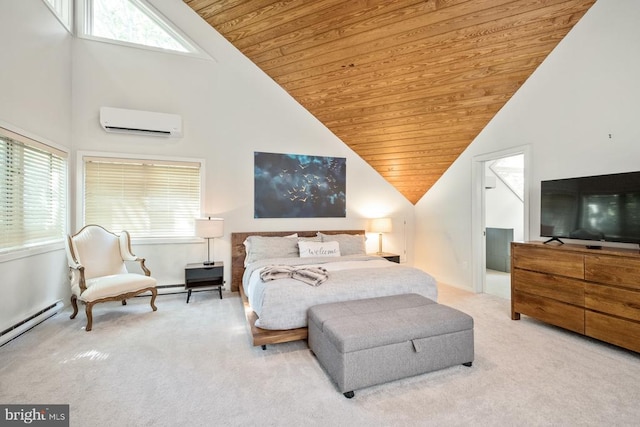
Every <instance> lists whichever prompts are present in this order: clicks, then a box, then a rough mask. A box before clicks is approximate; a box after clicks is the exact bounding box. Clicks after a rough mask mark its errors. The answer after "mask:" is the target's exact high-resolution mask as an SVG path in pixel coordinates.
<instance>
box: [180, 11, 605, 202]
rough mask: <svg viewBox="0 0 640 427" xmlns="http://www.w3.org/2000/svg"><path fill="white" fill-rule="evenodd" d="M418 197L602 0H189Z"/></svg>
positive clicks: (309, 107) (343, 137)
mask: <svg viewBox="0 0 640 427" xmlns="http://www.w3.org/2000/svg"><path fill="white" fill-rule="evenodd" d="M184 2H185V3H186V4H188V5H189V6H190V7H191V8H192V9H193V10H194V11H196V12H197V13H198V14H199V15H200V16H201V17H202V18H203V19H204V20H205V21H207V22H208V23H209V24H210V25H211V26H212V27H213V28H215V29H216V30H217V31H218V32H219V33H220V34H222V35H223V36H224V37H225V38H226V39H227V40H229V41H230V42H231V43H232V44H233V45H234V46H236V47H237V48H238V49H239V50H240V51H241V52H242V53H244V54H245V55H246V56H247V57H248V58H249V59H251V60H252V61H253V62H254V63H255V64H256V65H257V66H258V67H260V68H261V69H262V70H263V71H264V72H265V73H267V74H268V75H269V76H270V77H271V78H273V79H274V80H275V81H276V82H277V83H278V84H280V86H282V87H283V88H284V89H285V90H286V91H287V92H288V93H289V94H291V96H292V97H293V98H295V99H296V100H297V101H298V102H299V103H300V104H301V105H302V106H303V107H305V108H306V109H307V110H308V111H310V112H311V113H312V114H313V115H314V116H315V117H316V118H318V120H320V121H321V122H322V123H323V124H324V125H325V126H327V127H328V128H329V129H330V130H331V131H332V132H333V133H334V134H335V135H337V136H338V137H339V138H340V139H341V140H342V141H343V142H344V143H345V144H347V145H348V146H349V147H351V149H353V151H355V152H356V153H357V154H358V155H359V156H360V157H362V158H363V159H364V160H365V161H366V162H368V163H369V164H370V165H371V166H372V167H373V168H374V169H375V170H377V171H378V172H379V173H380V174H381V175H382V176H383V177H384V178H385V179H386V180H387V181H388V182H389V183H391V184H392V185H393V186H394V187H395V188H396V189H397V190H398V191H399V192H400V193H402V194H403V195H404V196H405V197H406V198H407V199H408V200H409V201H410V202H412V203H414V204H415V203H417V202H418V200H419V199H420V198H421V197H422V196H423V195H424V194H425V193H426V192H427V191H428V190H429V188H431V186H433V184H434V183H435V182H436V181H437V180H438V179H439V178H440V176H442V174H443V173H444V172H445V171H446V170H447V168H448V167H449V166H450V165H451V164H452V163H453V161H454V160H455V159H456V158H457V157H458V156H459V155H460V154H461V153H462V151H464V149H465V148H466V147H467V146H468V145H469V144H470V143H471V142H472V141H473V139H474V138H475V137H476V136H477V135H478V133H479V132H480V131H481V130H482V129H483V128H484V127H485V126H486V125H487V123H488V122H489V120H491V118H492V117H493V116H494V115H495V114H496V113H497V112H498V110H499V109H500V108H501V107H502V106H503V105H504V104H505V103H506V102H507V101H508V100H509V98H511V96H512V95H513V94H514V93H515V92H516V91H517V90H518V88H520V86H522V84H523V83H524V82H525V80H526V79H527V78H528V77H529V76H530V75H531V73H532V72H533V71H534V70H535V69H536V68H537V67H538V65H540V63H541V62H542V61H543V60H544V59H545V57H546V56H547V55H548V54H549V53H550V52H551V50H552V49H553V48H554V47H555V46H556V45H557V44H558V42H559V41H560V40H562V38H563V37H564V36H565V35H566V34H567V32H568V31H569V30H570V29H571V28H572V27H573V26H574V25H575V24H576V23H577V22H578V20H579V19H580V18H581V17H582V16H583V15H584V13H585V12H586V11H587V10H588V9H589V7H591V5H593V3H595V0H516V1H514V0H396V1H394V0H313V1H312V0H279V1H276V0H184Z"/></svg>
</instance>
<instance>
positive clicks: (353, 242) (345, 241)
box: [318, 233, 367, 256]
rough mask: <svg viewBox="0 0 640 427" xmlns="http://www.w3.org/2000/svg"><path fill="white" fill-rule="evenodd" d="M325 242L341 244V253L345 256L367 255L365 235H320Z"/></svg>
mask: <svg viewBox="0 0 640 427" xmlns="http://www.w3.org/2000/svg"><path fill="white" fill-rule="evenodd" d="M318 235H319V236H320V237H322V241H323V242H328V241H336V242H338V243H339V244H340V252H341V253H342V256H345V255H366V254H367V248H366V244H365V241H364V240H365V237H364V235H363V234H323V233H318Z"/></svg>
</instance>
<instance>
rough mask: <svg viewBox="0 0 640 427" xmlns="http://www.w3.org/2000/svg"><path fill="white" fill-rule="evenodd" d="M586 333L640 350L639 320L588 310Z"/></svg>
mask: <svg viewBox="0 0 640 427" xmlns="http://www.w3.org/2000/svg"><path fill="white" fill-rule="evenodd" d="M585 335H587V336H590V337H592V338H596V339H599V340H602V341H606V342H609V343H611V344H615V345H618V346H620V347H624V348H627V349H629V350H633V351H637V352H640V323H638V322H633V321H631V320H624V319H619V318H617V317H612V316H607V315H605V314H600V313H595V312H592V311H590V310H586V312H585Z"/></svg>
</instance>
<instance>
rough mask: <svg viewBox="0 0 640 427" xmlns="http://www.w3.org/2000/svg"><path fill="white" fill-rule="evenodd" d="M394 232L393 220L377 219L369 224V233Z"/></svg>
mask: <svg viewBox="0 0 640 427" xmlns="http://www.w3.org/2000/svg"><path fill="white" fill-rule="evenodd" d="M392 230H393V226H392V224H391V218H375V219H372V220H371V223H370V224H369V231H372V232H374V233H391V231H392Z"/></svg>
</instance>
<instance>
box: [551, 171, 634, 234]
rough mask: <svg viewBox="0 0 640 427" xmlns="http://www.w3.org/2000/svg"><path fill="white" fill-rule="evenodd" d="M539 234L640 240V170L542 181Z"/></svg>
mask: <svg viewBox="0 0 640 427" xmlns="http://www.w3.org/2000/svg"><path fill="white" fill-rule="evenodd" d="M540 187H541V198H540V235H541V236H543V237H551V238H562V237H564V238H568V239H580V240H598V241H605V242H626V243H640V172H628V173H618V174H611V175H598V176H588V177H581V178H568V179H555V180H549V181H542V182H541V186H540Z"/></svg>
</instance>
